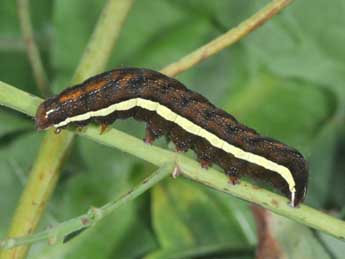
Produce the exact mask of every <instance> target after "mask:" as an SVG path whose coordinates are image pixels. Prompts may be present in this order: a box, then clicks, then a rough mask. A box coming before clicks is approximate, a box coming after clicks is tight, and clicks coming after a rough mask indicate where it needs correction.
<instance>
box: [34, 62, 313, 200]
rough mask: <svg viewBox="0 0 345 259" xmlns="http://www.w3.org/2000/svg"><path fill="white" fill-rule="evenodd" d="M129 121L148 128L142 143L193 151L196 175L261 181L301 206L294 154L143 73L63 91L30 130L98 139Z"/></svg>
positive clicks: (118, 72) (300, 167)
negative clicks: (83, 131)
mask: <svg viewBox="0 0 345 259" xmlns="http://www.w3.org/2000/svg"><path fill="white" fill-rule="evenodd" d="M128 117H134V118H135V119H137V120H140V121H145V122H146V123H147V127H146V137H145V141H146V142H147V143H152V142H153V141H154V140H155V139H156V138H158V137H160V136H162V135H166V136H167V137H168V138H169V139H170V140H171V141H173V143H174V144H175V145H176V149H177V150H178V151H186V150H188V149H189V148H191V149H193V150H194V151H195V153H196V154H197V157H198V160H199V161H200V163H201V165H202V167H208V166H210V165H211V164H212V163H215V164H217V165H219V166H220V167H221V168H223V169H224V171H225V173H226V174H227V175H229V177H230V180H231V182H232V183H234V184H235V183H236V182H237V181H238V177H239V176H240V175H248V176H252V177H254V178H257V179H266V180H269V181H270V182H271V183H272V184H273V186H274V187H276V188H278V189H279V190H281V191H282V192H283V193H284V194H285V195H286V196H287V197H288V198H290V201H291V205H292V206H296V205H297V204H298V203H299V202H301V201H303V200H304V197H305V194H306V190H307V180H308V169H307V165H306V161H305V160H304V158H303V156H302V155H301V154H300V153H299V152H298V151H297V150H295V149H293V148H291V147H288V146H287V145H285V144H283V143H280V142H278V141H276V140H273V139H270V138H266V137H263V136H260V135H259V134H258V133H257V132H256V131H255V130H253V129H251V128H248V127H246V126H244V125H242V124H240V123H239V122H238V121H237V120H236V119H235V118H234V117H233V116H231V115H230V114H228V113H226V112H225V111H223V110H221V109H219V108H217V107H215V106H214V105H213V104H211V103H210V102H209V101H208V100H207V99H206V98H205V97H203V96H201V95H200V94H198V93H195V92H193V91H190V90H188V89H187V88H186V87H185V86H184V85H183V84H181V83H180V82H179V81H177V80H175V79H173V78H170V77H167V76H165V75H163V74H161V73H159V72H156V71H152V70H149V69H143V68H121V69H115V70H112V71H109V72H105V73H102V74H99V75H96V76H94V77H91V78H90V79H88V80H86V81H85V82H83V83H81V84H79V85H76V86H73V87H71V88H68V89H66V90H64V91H63V92H61V93H60V94H59V95H57V96H54V97H52V98H49V99H47V100H46V101H44V102H43V103H42V104H41V105H40V106H39V108H38V110H37V113H36V126H37V129H39V130H42V129H46V128H49V127H52V126H53V127H55V128H56V130H57V131H59V130H60V129H61V128H64V127H66V126H67V125H69V124H71V123H73V124H76V125H77V126H85V125H86V124H87V123H89V122H90V121H91V120H92V121H95V122H97V123H100V124H101V132H103V131H104V129H105V128H106V126H107V125H109V124H111V123H112V122H114V121H115V120H116V119H125V118H128Z"/></svg>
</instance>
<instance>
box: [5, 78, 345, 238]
mask: <svg viewBox="0 0 345 259" xmlns="http://www.w3.org/2000/svg"><path fill="white" fill-rule="evenodd" d="M3 91H4V92H5V93H6V94H14V95H16V91H19V95H21V96H24V94H23V92H22V91H21V90H17V89H16V88H14V87H11V86H9V85H7V84H4V83H2V82H0V93H1V92H3ZM25 98H31V99H33V100H31V101H30V100H29V99H27V100H28V102H29V103H31V104H32V105H35V103H36V102H37V99H38V98H37V97H27V96H26V97H25ZM0 104H4V103H2V98H1V95H0ZM11 108H13V109H16V110H18V111H23V110H25V109H27V112H26V114H28V115H31V116H32V115H33V112H32V111H35V109H36V108H37V106H33V107H27V105H26V104H25V103H24V102H21V101H16V102H14V103H11ZM78 134H79V135H81V136H84V137H87V138H89V139H91V140H93V141H96V142H98V143H101V144H103V145H107V146H110V147H115V148H118V149H120V150H122V151H124V152H127V153H129V154H132V155H134V156H136V157H138V158H141V159H143V160H145V161H147V162H150V163H152V164H154V165H157V166H158V167H161V166H163V165H164V164H167V163H175V162H176V163H177V165H178V167H179V168H180V170H181V171H182V175H184V176H186V177H188V178H190V179H192V180H194V181H196V182H200V183H202V184H204V185H207V186H209V187H211V188H213V189H216V190H218V191H221V192H224V193H228V194H231V195H233V196H236V197H238V198H241V199H244V200H247V201H250V202H253V203H256V204H258V205H260V206H262V207H265V208H267V209H269V210H271V211H273V212H275V213H277V214H279V215H282V216H286V217H287V218H290V219H293V220H295V221H297V222H300V223H302V224H304V225H307V226H309V227H312V228H314V229H317V230H320V231H323V232H325V233H328V234H330V235H332V236H335V237H337V238H339V239H345V222H344V221H341V220H339V219H337V218H334V217H332V216H329V215H327V214H326V213H323V212H321V211H318V210H315V209H313V208H310V207H308V206H306V205H304V204H302V205H301V206H300V208H291V207H290V206H289V205H288V200H287V199H286V198H285V197H283V196H280V195H278V194H275V193H272V192H270V191H268V190H266V189H262V188H258V187H257V186H255V185H252V184H250V183H248V182H246V181H243V180H242V181H241V183H240V184H238V185H235V186H232V185H229V184H228V178H227V177H226V176H225V175H224V174H223V173H221V172H219V171H217V170H215V169H213V168H210V169H208V170H207V171H206V170H204V169H201V167H200V165H199V164H198V163H197V162H196V161H194V160H192V159H190V158H187V157H185V156H183V155H181V154H178V153H176V152H171V151H168V150H165V149H162V148H159V147H156V146H149V145H147V144H145V143H144V142H143V141H142V140H139V139H137V138H135V137H133V136H130V135H128V134H126V133H123V132H121V131H118V130H115V129H110V130H108V131H107V132H105V133H104V134H102V135H100V134H99V128H98V127H96V126H89V127H88V128H87V129H86V131H83V132H79V133H78Z"/></svg>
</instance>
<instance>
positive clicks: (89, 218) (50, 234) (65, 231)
mask: <svg viewBox="0 0 345 259" xmlns="http://www.w3.org/2000/svg"><path fill="white" fill-rule="evenodd" d="M173 169H174V163H167V164H164V165H163V166H162V167H161V168H159V169H158V170H157V171H155V172H154V173H152V174H151V175H150V176H149V177H147V178H146V179H144V180H143V181H142V182H141V183H140V184H139V185H138V186H136V187H135V188H133V189H131V190H129V191H128V192H127V193H125V194H124V195H122V196H121V197H120V198H117V199H115V200H113V201H111V202H108V203H107V204H105V205H104V206H103V207H101V208H91V209H90V210H89V211H88V212H87V213H85V214H84V215H81V216H79V217H76V218H73V219H70V220H67V221H65V222H63V223H61V224H58V225H56V226H54V227H52V228H49V229H46V230H44V231H41V232H38V233H36V234H33V235H29V236H25V237H18V238H9V239H5V240H2V241H0V248H2V249H10V248H13V247H16V246H21V245H28V244H31V243H34V242H38V241H41V240H45V239H49V240H51V241H54V242H62V241H63V240H65V238H66V237H67V236H68V235H70V234H72V233H75V232H76V231H79V230H81V229H85V228H87V227H90V226H93V225H94V224H96V223H97V222H99V221H100V220H101V219H102V218H104V217H105V216H107V215H109V214H110V213H112V212H113V211H114V210H115V209H117V208H118V207H120V206H122V205H125V204H127V203H128V202H130V201H132V200H134V199H135V198H137V197H138V196H139V195H141V194H143V193H144V192H145V191H147V190H148V189H150V188H151V187H152V186H154V185H155V184H157V183H158V182H159V181H161V180H162V179H164V178H165V177H166V176H167V175H169V174H170V173H172V171H173Z"/></svg>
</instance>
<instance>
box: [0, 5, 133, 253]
mask: <svg viewBox="0 0 345 259" xmlns="http://www.w3.org/2000/svg"><path fill="white" fill-rule="evenodd" d="M131 5H132V1H130V0H108V2H107V3H106V4H105V6H104V8H103V11H102V13H101V15H100V18H99V20H98V23H97V25H96V27H95V30H94V33H93V35H92V37H91V39H90V41H89V43H88V45H87V48H86V50H85V53H84V55H83V58H82V60H81V61H80V64H79V67H78V68H77V70H76V73H75V76H74V79H73V80H72V84H75V83H78V82H80V81H82V80H84V79H85V78H87V77H89V76H91V75H93V74H94V73H95V72H96V73H97V72H99V71H101V70H103V69H104V67H105V65H106V63H107V61H108V58H109V55H108V53H109V52H110V51H111V49H112V48H113V45H114V44H115V40H116V39H117V37H118V34H119V28H120V27H121V24H122V23H123V20H124V19H125V17H126V16H127V13H128V10H129V9H130V7H131ZM114 28H118V29H115V30H114ZM100 46H101V48H100ZM103 51H104V52H105V53H107V55H104V53H103ZM91 63H92V66H91ZM1 94H2V93H1ZM5 99H6V98H5ZM10 99H11V98H10ZM14 99H15V98H12V100H11V101H13V102H14V103H15V102H17V101H24V102H26V100H29V98H25V99H26V100H25V99H24V100H20V99H19V100H14ZM5 102H6V101H5ZM12 104H13V103H12ZM26 107H27V106H26ZM31 112H32V110H31ZM31 115H33V114H31ZM73 136H74V134H73V133H71V132H67V131H66V132H62V134H60V135H56V134H54V132H53V131H52V130H50V131H48V133H47V134H46V135H45V137H44V139H43V142H42V145H41V148H40V152H39V154H38V156H37V159H36V161H35V163H34V165H33V168H32V170H31V172H30V175H29V180H28V183H27V184H26V186H25V189H24V191H23V193H22V196H21V198H20V201H19V203H18V206H17V208H16V211H15V214H14V216H13V218H12V222H11V226H10V230H9V233H8V236H9V237H16V236H26V235H29V234H31V233H33V232H34V231H35V229H36V227H37V224H38V222H39V220H40V218H41V216H42V213H43V211H44V209H45V206H46V204H47V201H48V200H49V198H50V195H51V193H52V192H53V190H54V189H55V186H56V181H57V179H58V176H59V172H60V168H61V166H62V165H63V158H64V157H65V156H66V154H67V152H68V150H69V148H70V147H71V144H72V140H73ZM52 154H54V155H52ZM42 175H43V176H44V177H43V178H42ZM27 250H28V246H21V247H17V248H15V249H10V250H6V251H4V252H2V253H1V255H0V258H1V259H10V258H11V259H13V258H16V259H19V258H24V257H25V255H26V253H27Z"/></svg>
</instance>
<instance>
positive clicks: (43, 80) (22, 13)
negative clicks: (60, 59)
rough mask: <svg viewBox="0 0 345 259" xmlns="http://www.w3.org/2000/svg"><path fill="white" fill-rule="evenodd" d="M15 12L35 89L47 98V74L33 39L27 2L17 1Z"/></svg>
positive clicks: (48, 93)
mask: <svg viewBox="0 0 345 259" xmlns="http://www.w3.org/2000/svg"><path fill="white" fill-rule="evenodd" d="M17 11H18V18H19V22H20V27H21V30H22V34H23V38H24V42H25V45H26V52H27V54H28V57H29V61H30V64H31V67H32V71H33V74H34V78H35V81H36V84H37V87H38V89H39V90H40V92H41V94H42V95H43V96H45V97H47V96H49V95H50V89H49V87H48V80H47V74H46V72H45V70H44V67H43V63H42V59H41V56H40V53H39V51H38V48H37V44H36V42H35V38H34V33H33V29H32V23H31V19H30V6H29V0H17Z"/></svg>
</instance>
